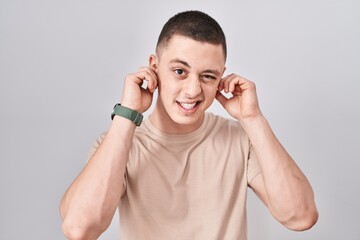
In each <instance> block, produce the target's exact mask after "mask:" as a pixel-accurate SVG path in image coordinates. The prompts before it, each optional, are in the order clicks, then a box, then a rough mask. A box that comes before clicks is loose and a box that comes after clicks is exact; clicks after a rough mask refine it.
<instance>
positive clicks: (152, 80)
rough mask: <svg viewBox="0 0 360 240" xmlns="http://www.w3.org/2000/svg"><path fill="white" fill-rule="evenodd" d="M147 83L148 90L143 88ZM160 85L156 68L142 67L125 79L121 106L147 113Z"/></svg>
mask: <svg viewBox="0 0 360 240" xmlns="http://www.w3.org/2000/svg"><path fill="white" fill-rule="evenodd" d="M144 81H147V88H146V89H144V88H142V87H141V86H142V84H143V83H144ZM157 85H158V77H157V74H156V72H155V69H154V68H151V67H142V68H140V69H139V70H138V71H137V72H135V73H133V74H129V75H127V76H126V78H125V83H124V88H123V94H122V99H121V105H123V106H125V107H128V108H130V109H133V110H136V111H138V112H141V113H143V112H145V111H146V110H148V109H149V108H150V106H151V103H152V99H153V93H154V91H155V89H156V88H157Z"/></svg>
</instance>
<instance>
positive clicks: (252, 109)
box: [216, 74, 318, 230]
mask: <svg viewBox="0 0 360 240" xmlns="http://www.w3.org/2000/svg"><path fill="white" fill-rule="evenodd" d="M221 90H224V91H225V92H226V93H227V92H231V93H232V95H233V97H231V98H229V99H227V98H226V97H225V96H223V95H222V94H221V93H220V92H218V93H217V96H216V97H217V99H218V101H219V102H220V103H221V104H222V106H223V107H224V108H225V109H226V110H227V111H228V112H229V114H230V115H232V116H233V117H235V118H236V119H238V120H239V121H240V123H241V125H242V126H243V128H244V130H245V132H246V133H247V135H248V137H249V139H250V141H251V143H252V144H253V148H254V151H255V153H256V156H257V158H258V161H259V165H260V168H261V171H262V173H261V174H259V175H258V176H256V177H255V178H254V179H253V180H252V181H251V182H250V187H251V188H252V189H253V190H254V191H255V193H256V194H257V195H258V196H259V197H260V199H261V200H262V201H263V202H264V203H265V205H266V206H267V207H268V209H269V210H270V212H271V214H272V215H273V216H274V217H275V218H276V219H277V220H278V221H279V222H281V223H282V224H283V225H284V226H286V227H288V228H289V229H292V230H306V229H309V228H311V227H312V226H313V225H314V224H315V223H316V221H317V218H318V212H317V209H316V205H315V201H314V194H313V191H312V188H311V186H310V183H309V182H308V180H307V179H306V177H305V175H304V174H303V173H302V172H301V170H300V169H299V168H298V166H297V165H296V164H295V162H294V161H293V159H292V158H291V156H290V155H289V154H288V153H287V152H286V150H285V149H284V148H283V146H282V145H281V143H280V142H279V140H278V139H277V138H276V136H275V135H274V133H273V131H272V130H271V128H270V126H269V124H268V122H267V121H266V119H265V117H264V116H263V115H262V113H261V111H260V108H259V104H258V100H257V96H256V88H255V84H254V83H252V82H250V81H249V80H246V79H244V78H242V77H239V76H236V75H234V74H232V75H229V76H227V77H225V78H224V79H222V81H221V82H220V85H219V91H221Z"/></svg>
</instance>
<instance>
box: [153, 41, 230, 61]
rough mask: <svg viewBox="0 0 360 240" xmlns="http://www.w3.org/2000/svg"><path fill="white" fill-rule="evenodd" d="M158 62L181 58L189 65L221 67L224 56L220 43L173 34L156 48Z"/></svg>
mask: <svg viewBox="0 0 360 240" xmlns="http://www.w3.org/2000/svg"><path fill="white" fill-rule="evenodd" d="M158 57H159V58H160V59H161V61H160V62H169V61H171V60H172V59H174V58H178V59H183V60H185V61H186V62H188V63H189V64H190V65H211V66H214V67H215V66H217V67H222V66H224V65H225V56H224V51H223V48H222V46H221V44H211V43H207V42H200V41H196V40H193V39H191V38H189V37H184V36H180V35H174V36H172V37H171V39H170V40H169V41H168V43H167V44H166V45H164V46H161V47H160V49H158Z"/></svg>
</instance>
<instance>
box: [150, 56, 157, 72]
mask: <svg viewBox="0 0 360 240" xmlns="http://www.w3.org/2000/svg"><path fill="white" fill-rule="evenodd" d="M158 62H159V60H158V58H157V57H156V56H155V55H154V54H151V55H150V57H149V66H150V67H152V68H154V69H155V70H157V68H158Z"/></svg>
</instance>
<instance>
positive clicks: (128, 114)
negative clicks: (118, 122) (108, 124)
mask: <svg viewBox="0 0 360 240" xmlns="http://www.w3.org/2000/svg"><path fill="white" fill-rule="evenodd" d="M115 115H118V116H121V117H124V118H127V119H129V120H130V121H132V122H133V123H135V125H136V126H140V124H141V122H142V120H143V115H142V114H141V113H139V112H137V111H135V110H132V109H130V108H127V107H124V106H121V104H120V103H117V104H116V105H115V106H114V110H113V112H112V114H111V120H113V119H114V116H115Z"/></svg>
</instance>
